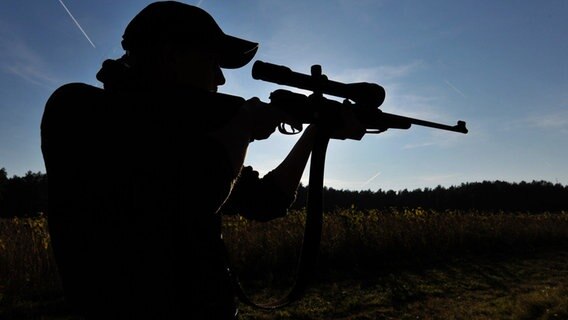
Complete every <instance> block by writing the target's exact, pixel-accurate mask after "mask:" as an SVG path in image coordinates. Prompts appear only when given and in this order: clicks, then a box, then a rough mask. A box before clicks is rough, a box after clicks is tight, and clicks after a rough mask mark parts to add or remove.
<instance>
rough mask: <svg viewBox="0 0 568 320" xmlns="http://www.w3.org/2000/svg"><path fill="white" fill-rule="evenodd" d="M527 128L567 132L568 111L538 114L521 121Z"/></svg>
mask: <svg viewBox="0 0 568 320" xmlns="http://www.w3.org/2000/svg"><path fill="white" fill-rule="evenodd" d="M523 122H524V123H525V124H527V125H528V126H529V127H533V128H541V129H551V130H561V131H562V132H568V111H559V112H552V113H548V114H539V115H535V116H532V117H529V118H526V119H525V120H524V121H523Z"/></svg>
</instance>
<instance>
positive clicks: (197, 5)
mask: <svg viewBox="0 0 568 320" xmlns="http://www.w3.org/2000/svg"><path fill="white" fill-rule="evenodd" d="M202 3H203V0H199V1H198V2H197V4H196V5H195V6H196V7H201V4H202Z"/></svg>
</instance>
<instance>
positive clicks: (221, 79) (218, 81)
mask: <svg viewBox="0 0 568 320" xmlns="http://www.w3.org/2000/svg"><path fill="white" fill-rule="evenodd" d="M224 84H225V76H223V71H222V70H221V68H219V67H217V70H216V72H215V85H217V86H222V85H224Z"/></svg>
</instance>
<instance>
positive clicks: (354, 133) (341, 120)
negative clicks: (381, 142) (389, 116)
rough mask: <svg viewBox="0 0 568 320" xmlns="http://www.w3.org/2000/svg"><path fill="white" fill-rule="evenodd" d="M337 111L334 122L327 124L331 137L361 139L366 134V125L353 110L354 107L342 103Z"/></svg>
mask: <svg viewBox="0 0 568 320" xmlns="http://www.w3.org/2000/svg"><path fill="white" fill-rule="evenodd" d="M337 112H338V114H337V116H336V117H335V118H334V121H333V123H329V124H327V125H328V130H329V134H330V138H332V139H339V140H346V139H352V140H361V139H362V138H363V136H364V135H365V132H366V127H365V125H364V124H363V123H362V122H361V121H360V120H359V118H358V117H357V114H355V112H353V107H351V106H348V105H342V106H341V107H340V108H338V110H337Z"/></svg>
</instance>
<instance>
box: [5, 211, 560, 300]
mask: <svg viewBox="0 0 568 320" xmlns="http://www.w3.org/2000/svg"><path fill="white" fill-rule="evenodd" d="M305 215H306V213H305V212H304V211H293V212H290V214H289V215H288V216H286V217H284V218H281V219H277V220H275V221H272V222H268V223H257V222H252V221H248V220H245V219H243V218H240V217H238V216H232V217H225V218H224V220H223V234H224V237H225V240H226V241H225V242H226V244H227V247H228V251H229V254H230V258H231V261H232V263H233V264H234V265H235V266H236V268H237V269H238V270H239V272H240V273H241V275H243V276H244V277H247V278H249V279H254V278H255V277H257V278H258V277H271V276H274V275H275V274H276V273H277V272H282V273H288V274H293V273H294V269H295V263H296V259H297V257H298V254H299V249H300V245H301V242H302V236H303V224H304V221H305ZM567 244H568V213H567V212H560V213H554V214H553V213H543V214H527V213H509V212H497V213H490V212H457V211H445V212H437V211H428V210H422V209H408V210H395V209H393V210H386V211H376V210H371V211H365V212H363V211H357V210H354V209H347V210H337V211H335V212H329V213H327V214H325V216H324V228H323V235H322V241H321V250H320V257H319V258H320V260H319V261H320V270H323V271H324V272H326V271H329V272H332V271H333V272H336V271H337V270H339V271H340V274H346V273H347V272H349V273H351V272H352V271H368V270H377V269H380V268H391V267H398V266H413V265H417V264H421V263H430V262H433V261H443V260H444V259H448V258H452V257H456V256H459V255H464V254H508V253H515V254H517V253H522V252H527V251H532V250H537V249H542V248H554V247H559V248H562V246H563V247H564V248H566V245H567ZM275 277H276V276H275ZM269 280H270V279H269ZM58 293H60V286H59V279H58V277H57V266H56V264H55V262H54V260H53V255H52V251H51V245H50V240H49V235H48V232H47V223H46V219H45V217H38V218H19V219H18V218H15V219H0V309H1V307H2V306H6V305H10V304H13V303H14V301H12V300H13V299H14V297H23V298H26V297H29V296H33V295H36V296H45V295H57V294H58Z"/></svg>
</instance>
